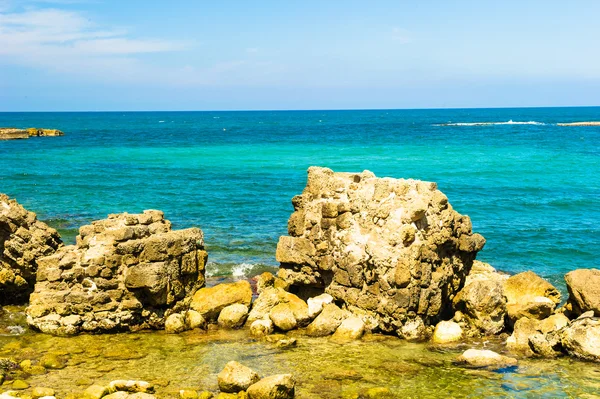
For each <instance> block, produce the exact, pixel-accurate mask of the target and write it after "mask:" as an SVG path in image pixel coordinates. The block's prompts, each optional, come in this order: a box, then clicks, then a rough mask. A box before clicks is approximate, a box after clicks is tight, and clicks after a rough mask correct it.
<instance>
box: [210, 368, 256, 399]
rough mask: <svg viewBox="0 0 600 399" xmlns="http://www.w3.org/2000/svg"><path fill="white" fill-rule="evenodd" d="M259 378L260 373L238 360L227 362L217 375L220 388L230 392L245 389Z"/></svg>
mask: <svg viewBox="0 0 600 399" xmlns="http://www.w3.org/2000/svg"><path fill="white" fill-rule="evenodd" d="M258 380H259V377H258V374H257V373H256V372H255V371H254V370H252V369H251V368H249V367H246V366H244V365H243V364H241V363H238V362H236V361H231V362H229V363H227V364H226V365H225V368H224V369H223V370H222V371H221V372H220V373H219V374H218V375H217V382H218V383H219V389H220V390H221V391H223V392H228V393H236V392H239V391H245V390H247V389H248V387H249V386H250V385H252V384H254V383H255V382H257V381H258Z"/></svg>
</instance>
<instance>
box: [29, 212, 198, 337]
mask: <svg viewBox="0 0 600 399" xmlns="http://www.w3.org/2000/svg"><path fill="white" fill-rule="evenodd" d="M206 259H207V253H206V251H204V241H203V234H202V231H201V230H200V229H198V228H190V229H185V230H178V231H172V230H171V223H170V222H169V221H167V220H165V219H164V216H163V213H162V212H160V211H144V213H142V214H137V215H132V214H127V213H124V214H118V215H109V217H108V219H105V220H100V221H96V222H93V223H92V224H91V225H88V226H83V227H81V228H80V229H79V236H77V244H76V245H70V246H66V247H62V248H61V249H60V250H59V251H58V252H56V253H55V254H54V255H51V256H47V257H45V258H42V259H40V260H39V261H38V271H37V284H36V285H35V291H34V293H33V294H32V295H31V298H30V306H29V307H28V308H27V320H28V322H29V324H30V325H31V326H33V327H35V328H37V329H38V330H41V331H43V332H48V333H54V334H74V333H77V332H80V331H88V332H108V331H122V330H138V329H143V328H163V326H164V322H165V317H167V316H169V315H170V314H171V313H174V312H178V311H181V310H183V309H185V308H186V307H187V305H186V303H187V302H189V299H190V297H191V294H193V292H194V291H195V290H196V289H197V288H198V287H201V286H203V285H204V266H205V263H206ZM180 321H181V320H180Z"/></svg>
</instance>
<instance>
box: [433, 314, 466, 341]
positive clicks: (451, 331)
mask: <svg viewBox="0 0 600 399" xmlns="http://www.w3.org/2000/svg"><path fill="white" fill-rule="evenodd" d="M462 337H463V330H462V328H461V326H460V324H458V323H455V322H454V321H452V320H450V321H440V322H439V323H438V324H437V326H435V330H433V336H432V337H431V342H433V343H434V344H440V345H443V344H450V343H454V342H458V341H460V340H461V339H462Z"/></svg>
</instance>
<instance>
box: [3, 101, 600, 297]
mask: <svg viewBox="0 0 600 399" xmlns="http://www.w3.org/2000/svg"><path fill="white" fill-rule="evenodd" d="M590 120H600V107H585V108H510V109H509V108H506V109H431V110H351V111H252V112H250V111H248V112H241V111H240V112H76V113H71V112H60V113H54V112H53V113H43V112H41V113H0V126H3V127H23V128H26V127H40V128H53V129H60V130H62V131H64V132H65V136H63V137H52V138H31V139H28V140H13V141H0V192H3V193H6V194H8V195H9V196H11V197H13V198H15V199H17V200H18V201H19V202H20V203H21V204H23V205H24V206H25V207H26V208H27V209H29V210H31V211H34V212H36V213H37V215H38V218H39V219H41V220H43V221H45V222H47V223H48V224H49V225H51V226H53V227H55V228H57V229H58V230H59V232H60V233H61V235H62V236H63V238H64V240H65V241H66V242H67V243H73V242H74V240H75V236H76V235H77V232H78V228H79V226H81V225H84V224H88V223H90V222H91V221H93V220H98V219H103V218H106V216H107V215H108V214H110V213H118V212H130V213H136V212H141V211H143V210H144V209H160V210H162V211H164V212H165V216H166V218H167V219H169V220H170V221H171V222H172V223H173V227H174V228H177V229H179V228H187V227H192V226H196V227H200V228H201V229H202V230H203V231H204V233H205V242H206V247H207V249H208V251H209V261H210V262H209V265H208V267H207V273H208V274H209V275H211V276H234V277H236V276H237V277H244V276H250V275H253V274H256V273H258V272H260V271H263V270H272V269H275V268H276V267H277V266H278V264H277V262H276V260H275V248H276V245H277V241H278V238H279V236H281V235H285V234H286V230H287V219H288V217H289V216H290V214H291V212H292V210H293V209H292V204H291V199H292V197H293V196H294V195H296V194H300V193H301V192H302V190H303V188H304V186H305V184H306V171H307V169H308V167H309V166H311V165H318V166H325V167H329V168H331V169H333V170H334V171H344V172H358V171H363V170H365V169H366V170H370V171H372V172H374V173H375V174H376V175H377V176H380V177H383V176H388V177H395V178H412V179H421V180H426V181H433V182H437V184H438V187H439V189H440V190H442V191H443V192H444V193H445V194H446V195H447V196H448V198H449V201H450V203H451V204H452V206H453V207H454V208H455V209H456V210H457V211H459V212H460V213H462V214H467V215H469V216H470V217H471V220H472V222H473V229H474V231H475V232H478V233H480V234H482V235H483V236H484V237H485V238H486V239H487V243H486V246H485V248H484V249H483V250H482V251H481V252H480V253H479V255H478V259H480V260H482V261H485V262H488V263H490V264H491V265H492V266H494V267H495V268H496V269H499V270H502V271H505V272H508V273H518V272H521V271H525V270H532V271H534V272H536V273H538V274H540V275H541V276H543V277H545V278H547V279H549V280H550V281H551V282H552V283H554V284H556V285H557V286H559V287H560V288H561V289H562V290H564V280H563V276H564V274H565V273H566V272H568V271H570V270H573V269H577V268H591V267H598V266H599V264H598V257H597V252H598V250H599V249H600V127H593V126H592V127H589V126H588V127H585V126H558V125H557V123H562V122H580V121H590Z"/></svg>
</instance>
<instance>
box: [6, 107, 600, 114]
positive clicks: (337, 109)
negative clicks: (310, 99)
mask: <svg viewBox="0 0 600 399" xmlns="http://www.w3.org/2000/svg"><path fill="white" fill-rule="evenodd" d="M547 108H600V105H552V106H521V107H515V106H511V107H506V106H497V107H432V108H425V107H423V108H321V109H318V108H297V109H195V110H193V109H184V110H166V109H163V110H79V111H73V110H70V111H69V110H66V111H0V114H11V113H22V114H28V113H31V114H34V113H94V112H98V113H100V112H110V113H116V112H132V113H133V112H140V113H141V112H314V111H433V110H463V109H464V110H483V109H547Z"/></svg>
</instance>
